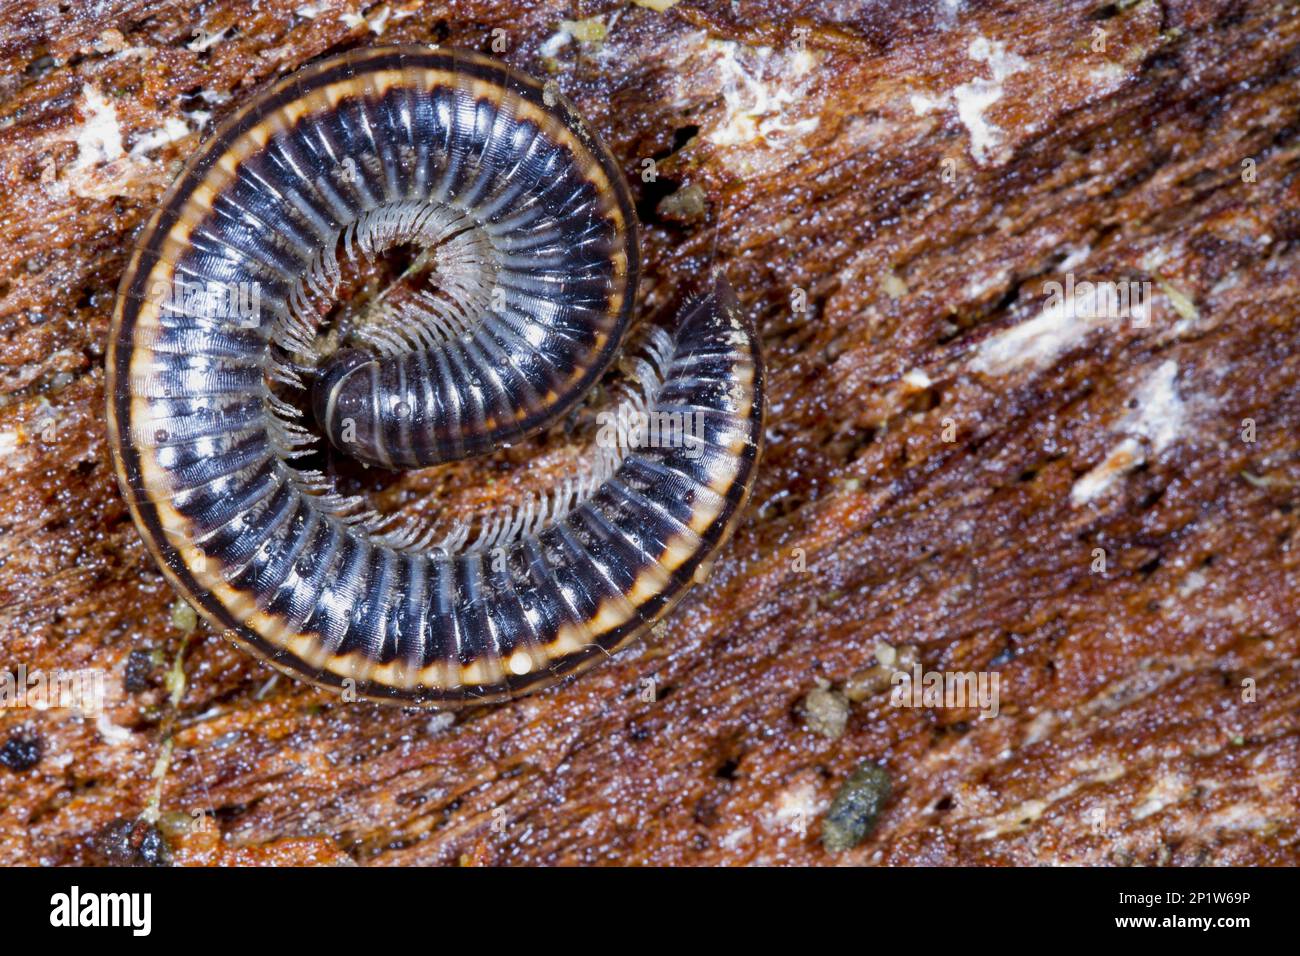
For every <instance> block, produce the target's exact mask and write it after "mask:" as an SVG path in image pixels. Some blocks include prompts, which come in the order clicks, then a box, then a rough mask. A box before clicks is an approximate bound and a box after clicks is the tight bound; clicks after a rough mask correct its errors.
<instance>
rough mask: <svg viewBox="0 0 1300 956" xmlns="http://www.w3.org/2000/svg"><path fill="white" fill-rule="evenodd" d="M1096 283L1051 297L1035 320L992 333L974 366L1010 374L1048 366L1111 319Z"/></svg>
mask: <svg viewBox="0 0 1300 956" xmlns="http://www.w3.org/2000/svg"><path fill="white" fill-rule="evenodd" d="M1097 289H1098V287H1097V286H1096V285H1089V286H1085V287H1083V288H1081V289H1080V290H1078V291H1076V293H1075V294H1074V295H1073V296H1060V297H1054V298H1052V299H1050V300H1049V301H1048V302H1047V304H1046V305H1044V306H1043V309H1042V311H1040V312H1039V313H1038V315H1037V316H1035V317H1034V318H1032V319H1029V320H1028V321H1026V322H1021V323H1019V324H1018V325H1013V326H1012V327H1011V328H1009V329H1006V330H1005V331H1003V332H999V333H998V334H997V335H993V336H990V337H989V338H988V339H986V340H985V341H984V342H983V343H982V344H981V345H980V347H979V350H978V351H977V352H976V354H975V357H974V358H973V359H972V360H971V368H972V369H974V370H975V371H977V372H985V373H987V374H990V375H1006V374H1008V373H1010V372H1014V371H1017V370H1020V369H1022V368H1026V367H1029V368H1046V367H1047V366H1049V365H1051V364H1052V363H1053V362H1055V361H1056V359H1057V357H1058V356H1059V355H1061V353H1063V352H1065V351H1066V350H1067V349H1069V348H1073V347H1074V346H1076V345H1078V344H1079V343H1080V342H1081V341H1082V340H1083V339H1084V338H1085V337H1086V336H1087V335H1088V333H1090V332H1092V330H1093V329H1096V328H1098V327H1100V326H1102V325H1103V324H1105V323H1106V322H1108V321H1110V318H1109V314H1108V310H1107V309H1106V308H1104V307H1103V306H1104V303H1103V302H1101V301H1100V299H1099V295H1098V291H1097Z"/></svg>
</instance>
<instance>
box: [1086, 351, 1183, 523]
mask: <svg viewBox="0 0 1300 956" xmlns="http://www.w3.org/2000/svg"><path fill="white" fill-rule="evenodd" d="M1177 378H1178V363H1177V362H1175V361H1174V360H1172V359H1170V360H1168V361H1166V362H1163V363H1161V365H1160V366H1159V367H1158V368H1157V369H1156V370H1155V371H1154V372H1153V373H1151V375H1149V376H1148V377H1147V378H1146V380H1145V381H1144V382H1143V383H1142V385H1141V386H1140V387H1139V388H1138V390H1137V393H1136V394H1135V395H1134V401H1135V403H1136V404H1135V407H1134V408H1133V410H1132V411H1131V412H1130V413H1129V414H1128V415H1126V416H1125V417H1124V419H1123V421H1121V422H1120V424H1119V427H1118V431H1120V432H1121V433H1122V434H1124V436H1125V437H1124V438H1123V439H1121V440H1120V442H1119V443H1118V444H1116V445H1115V446H1114V447H1113V448H1112V449H1111V451H1110V452H1109V454H1107V455H1106V458H1105V459H1104V460H1103V461H1102V463H1101V464H1099V465H1097V467H1095V468H1093V469H1092V470H1091V471H1089V472H1088V473H1087V474H1085V475H1084V476H1083V477H1081V478H1080V479H1079V480H1078V481H1076V482H1075V483H1074V487H1072V488H1071V489H1070V503H1071V504H1072V505H1074V506H1075V507H1079V506H1080V505H1084V504H1087V503H1088V502H1090V501H1092V500H1093V499H1095V498H1097V497H1098V496H1099V495H1102V494H1104V493H1105V492H1106V491H1108V490H1109V489H1110V487H1111V486H1112V485H1113V484H1114V482H1115V480H1116V479H1117V478H1119V477H1121V476H1122V475H1125V474H1127V473H1128V472H1130V471H1132V470H1133V469H1134V468H1136V467H1138V466H1139V465H1141V464H1143V463H1144V462H1146V461H1147V456H1148V454H1150V455H1158V454H1160V453H1161V452H1162V451H1164V450H1165V449H1166V448H1168V447H1169V446H1170V445H1172V444H1173V443H1174V442H1175V441H1177V439H1178V437H1179V434H1180V433H1181V432H1182V430H1183V429H1184V427H1185V425H1186V423H1187V419H1188V414H1187V408H1186V405H1185V404H1184V402H1183V400H1182V398H1181V396H1180V395H1179V394H1178V388H1177Z"/></svg>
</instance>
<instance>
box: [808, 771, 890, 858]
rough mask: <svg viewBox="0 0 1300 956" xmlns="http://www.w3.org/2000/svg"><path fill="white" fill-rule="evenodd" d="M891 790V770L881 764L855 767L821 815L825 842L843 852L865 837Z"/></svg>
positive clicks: (824, 843)
mask: <svg viewBox="0 0 1300 956" xmlns="http://www.w3.org/2000/svg"><path fill="white" fill-rule="evenodd" d="M889 791H890V783H889V774H888V773H887V772H885V770H884V769H882V768H881V767H877V766H876V765H875V764H869V763H867V764H863V765H862V766H861V767H859V768H858V769H857V770H855V771H854V772H853V775H852V776H851V777H849V779H848V780H846V781H844V785H843V786H842V787H840V789H839V792H838V793H836V794H835V799H834V800H832V801H831V808H830V809H829V810H827V811H826V816H825V817H824V818H823V819H822V845H823V846H824V847H826V849H827V850H829V851H830V852H831V853H842V852H843V851H845V850H850V849H852V848H853V847H855V846H857V845H858V844H859V843H861V842H862V841H863V840H865V839H866V838H867V835H868V834H870V833H871V831H872V830H874V829H875V827H876V821H877V820H878V819H879V818H880V811H881V810H882V809H883V808H884V806H885V801H886V800H888V799H889Z"/></svg>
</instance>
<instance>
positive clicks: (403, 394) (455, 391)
mask: <svg viewBox="0 0 1300 956" xmlns="http://www.w3.org/2000/svg"><path fill="white" fill-rule="evenodd" d="M636 230H637V226H636V220H635V213H634V211H633V206H632V203H631V199H630V196H629V192H628V188H627V185H626V182H625V181H624V178H623V176H622V174H621V172H620V170H619V168H618V166H617V164H616V163H615V162H614V160H613V158H612V157H611V155H610V154H609V152H608V151H607V150H606V148H605V147H604V146H603V145H602V144H601V143H600V142H599V140H598V139H597V138H596V137H595V135H594V134H593V133H592V132H590V131H589V130H588V129H587V127H586V125H585V124H584V123H583V121H582V119H581V118H580V117H578V116H577V114H576V113H575V112H574V110H573V108H572V107H571V106H570V105H569V103H568V102H567V101H566V100H565V99H564V98H563V97H562V96H560V95H559V94H558V93H556V92H554V91H553V90H551V89H550V88H544V87H543V86H542V85H541V84H539V83H538V82H537V81H535V80H533V79H531V78H529V77H527V76H525V75H523V74H521V73H519V72H517V71H515V70H513V69H511V68H509V67H507V66H505V65H504V64H502V63H499V62H497V61H494V60H492V59H490V58H487V57H483V56H479V55H476V54H472V53H466V52H463V51H454V50H442V49H430V48H423V47H381V48H375V49H370V50H366V51H362V52H360V53H352V54H345V55H343V56H340V57H334V58H331V59H328V60H325V61H322V62H320V63H318V64H315V65H313V66H311V67H308V68H306V69H304V70H302V71H299V72H298V73H296V74H293V75H291V76H289V77H286V78H285V79H282V80H280V81H279V82H277V83H275V84H273V85H272V86H270V87H269V88H268V89H266V90H265V91H264V92H262V93H261V94H259V95H258V96H256V97H255V98H254V99H252V100H251V101H250V102H249V103H248V104H246V105H245V106H244V107H243V108H242V109H241V110H239V111H238V112H236V113H235V114H234V115H233V116H232V117H231V118H230V119H229V120H227V121H226V122H225V123H224V124H223V125H222V126H221V127H220V128H219V129H218V130H217V132H216V133H215V134H214V135H213V136H212V137H211V138H210V139H209V140H208V141H207V142H206V143H205V144H204V145H203V146H202V147H201V148H200V149H199V151H198V152H197V153H196V154H195V155H194V156H193V157H191V159H190V160H189V162H188V163H187V164H186V165H185V167H184V169H183V171H182V172H181V174H180V176H179V177H178V179H177V181H176V182H175V183H174V184H173V186H172V187H171V189H170V191H169V192H168V193H167V195H166V196H165V198H164V199H163V201H162V203H161V205H160V206H159V208H158V210H157V211H156V212H155V213H154V215H153V217H152V218H151V220H150V221H149V222H148V224H147V225H146V226H145V228H144V230H143V231H142V233H141V236H140V238H139V240H138V242H137V245H136V247H135V250H134V252H133V254H132V257H131V259H130V263H129V265H128V268H127V270H126V274H125V275H124V277H123V280H122V284H121V288H120V291H119V295H118V302H117V307H116V310H115V313H114V321H113V329H112V336H111V341H110V346H109V353H108V360H107V371H108V419H109V429H110V438H111V445H112V449H113V452H114V458H115V464H116V469H117V474H118V478H119V481H120V483H121V486H122V488H123V491H124V493H125V495H126V498H127V501H128V503H129V505H130V507H131V511H132V514H133V516H134V518H135V521H136V524H137V526H138V527H139V529H140V531H141V534H142V535H143V537H144V540H145V541H146V543H147V544H148V546H149V548H150V550H151V551H152V552H153V553H154V555H155V557H156V558H157V560H158V562H159V564H160V566H161V567H162V569H163V571H164V573H165V575H166V576H167V577H168V579H169V580H170V581H171V582H172V584H173V585H174V586H175V587H176V588H177V589H178V590H179V591H180V593H181V594H183V595H184V596H185V598H186V599H187V600H188V601H190V603H192V604H193V605H194V606H195V607H196V608H198V609H199V610H200V611H201V612H202V613H203V614H204V615H205V616H206V617H207V618H208V619H209V620H210V621H211V622H213V624H214V625H215V626H217V627H218V628H221V629H224V630H225V632H226V633H227V635H228V636H230V637H231V638H232V639H233V640H234V641H235V642H236V643H238V644H240V645H241V646H243V647H245V648H247V649H248V650H251V651H252V652H254V653H256V654H258V655H259V656H261V657H263V658H265V659H266V660H268V661H269V662H270V663H272V664H274V665H275V666H276V667H278V668H280V669H281V670H283V671H286V672H288V673H290V674H291V675H293V676H295V677H299V678H302V679H305V680H308V681H312V682H314V683H318V684H321V685H327V686H333V687H340V688H344V689H348V690H351V691H353V692H354V693H355V694H356V696H358V697H366V698H372V699H380V700H392V701H398V702H404V703H420V704H432V705H443V706H454V705H457V704H463V703H467V702H474V701H485V700H495V699H501V698H504V697H509V696H512V695H514V694H517V693H522V692H526V691H528V690H532V689H536V688H538V687H541V686H545V685H546V684H548V683H550V682H553V681H554V680H555V679H557V678H559V677H561V676H563V675H565V674H568V673H572V672H575V671H577V670H580V669H581V668H583V667H584V666H586V665H587V664H589V663H592V662H594V661H595V660H596V659H598V658H599V657H600V656H601V655H603V654H604V653H605V652H607V651H612V650H614V649H616V648H618V647H620V646H622V645H623V644H625V643H626V642H628V641H629V640H631V639H633V638H634V637H636V636H638V635H639V634H641V633H643V632H644V631H645V630H646V629H647V628H648V627H650V626H651V625H652V624H653V623H654V622H656V621H657V620H659V619H661V618H662V617H663V616H664V615H665V614H666V613H668V611H669V610H670V609H671V608H672V607H673V605H674V604H675V603H676V602H677V601H678V600H679V599H680V598H681V597H682V595H683V594H684V593H685V592H686V591H687V590H688V589H689V588H690V587H691V585H692V584H693V583H695V582H696V581H698V580H702V579H703V577H704V575H705V574H707V571H708V568H709V567H710V564H711V562H712V560H713V556H714V554H715V553H716V551H717V549H718V548H719V547H720V546H721V545H722V543H723V542H724V540H725V539H726V537H727V535H728V533H729V531H730V530H731V528H732V526H733V525H734V524H735V521H736V518H737V515H738V513H739V511H740V509H741V508H742V506H743V504H744V501H745V500H746V498H747V496H748V493H749V490H750V488H751V486H752V482H753V477H754V473H755V469H756V466H757V460H758V456H759V453H760V449H761V443H762V433H763V432H762V425H763V408H764V405H763V365H762V360H761V356H760V353H759V348H758V342H757V336H756V333H755V330H754V327H753V324H752V323H751V322H750V321H749V320H748V319H747V318H746V316H745V315H744V314H743V313H742V311H741V310H740V308H739V306H738V305H737V303H736V301H735V298H734V296H733V295H732V293H731V291H730V288H729V287H728V286H727V284H726V282H725V280H723V279H721V278H715V279H712V280H710V284H709V286H708V287H707V288H706V289H705V290H704V292H703V294H702V295H700V296H698V297H697V298H696V299H695V300H694V301H693V302H692V303H691V304H690V305H688V306H687V308H686V309H685V310H684V312H683V313H682V315H681V316H680V317H679V319H678V322H677V325H676V327H675V329H672V330H670V331H669V332H667V333H665V332H663V331H658V332H657V333H656V334H657V337H655V336H653V335H652V336H651V337H650V338H649V339H648V342H649V345H648V346H646V348H647V352H646V355H647V356H648V358H643V359H641V360H639V361H638V362H637V363H633V364H636V365H637V366H638V367H640V368H642V369H643V370H644V374H643V375H641V376H640V378H639V384H640V386H641V387H642V389H643V392H642V394H641V395H640V398H639V401H638V402H635V403H633V406H634V409H635V410H636V411H637V412H638V413H639V414H640V415H642V417H644V418H648V419H649V420H651V421H654V422H661V423H666V425H671V426H672V427H671V428H667V427H666V430H665V434H666V435H667V438H666V439H665V437H664V435H659V436H658V438H659V440H656V441H651V442H646V441H644V436H643V439H642V440H641V441H639V442H631V443H628V442H623V443H620V444H617V445H616V446H614V447H612V448H610V447H602V449H601V451H600V452H599V453H598V454H595V453H593V454H594V455H595V457H597V458H598V459H599V463H598V464H597V465H595V466H593V468H592V469H591V470H590V471H589V473H588V475H587V480H584V481H582V482H578V483H577V484H576V485H575V486H574V487H572V488H569V489H568V490H567V491H566V493H565V494H564V495H563V496H559V495H557V496H556V498H555V500H554V501H553V502H552V501H547V502H544V503H542V504H540V505H539V506H537V507H534V506H533V505H532V504H530V505H529V506H528V507H527V508H523V509H520V510H519V511H518V512H517V513H515V514H514V515H513V516H510V517H508V518H506V519H504V520H503V521H500V522H498V523H497V524H496V525H494V526H493V530H492V532H491V533H490V534H480V536H479V538H478V539H477V540H476V541H474V542H466V541H464V540H461V541H454V542H452V543H450V544H448V542H446V541H444V542H443V543H442V544H441V545H440V546H433V545H432V543H431V541H430V539H429V538H428V536H425V535H421V534H418V533H416V532H415V531H412V530H409V529H407V530H399V531H393V530H392V529H391V528H389V527H385V526H383V522H382V520H380V519H379V518H378V516H376V515H374V514H372V513H367V512H366V511H365V510H364V509H361V510H358V509H357V507H356V505H355V502H354V501H352V500H350V499H346V498H345V497H344V496H342V495H341V494H339V492H338V491H337V489H336V488H335V487H334V480H333V479H332V478H331V477H330V475H329V474H328V470H327V469H325V468H323V467H322V466H321V465H320V460H321V459H322V458H323V457H325V456H326V455H328V454H333V455H346V456H349V457H351V458H353V459H356V460H358V461H360V462H363V463H366V464H370V465H377V466H382V467H384V468H389V469H393V468H418V467H424V466H427V465H431V464H435V463H438V462H444V461H450V460H455V459H460V458H465V457H468V456H473V455H479V454H483V453H485V452H489V451H491V450H493V449H494V448H496V447H498V446H500V445H502V444H506V443H510V442H514V441H517V440H519V439H522V438H524V437H526V436H528V435H531V434H534V433H536V432H537V431H539V430H540V429H543V428H545V427H547V426H548V425H551V424H554V423H555V422H556V421H558V420H559V419H560V418H562V417H563V416H565V415H567V414H569V413H570V412H572V411H573V409H574V408H575V407H576V406H577V405H578V403H579V402H580V401H581V400H582V399H583V397H584V396H585V395H586V394H587V393H588V392H590V390H591V388H592V386H593V385H594V384H595V383H596V382H597V381H598V380H599V379H601V378H602V377H603V376H604V375H605V373H606V372H607V371H608V370H609V369H610V367H611V365H612V363H613V362H614V361H615V359H616V358H618V357H619V355H620V354H621V353H622V352H623V351H624V347H625V345H626V344H627V343H626V342H625V339H626V338H627V336H628V332H629V328H630V326H631V322H632V315H633V309H634V305H635V298H636V280H637V274H638V247H637V231H636ZM386 257H387V258H397V259H399V260H400V262H401V265H400V273H401V274H400V275H398V276H397V277H396V278H394V277H392V276H390V277H389V278H388V280H387V281H386V282H384V283H381V285H382V288H379V289H377V290H375V289H370V290H368V291H367V294H365V295H355V296H348V297H343V296H341V295H340V291H339V290H340V288H342V287H344V286H346V285H347V282H348V281H349V278H350V277H351V276H352V275H353V273H354V272H355V270H356V269H357V268H358V264H361V265H364V264H367V263H374V262H377V261H379V260H381V259H385V261H387V259H386ZM411 276H415V277H416V279H415V280H413V281H406V280H407V279H409V278H410V277H411ZM327 446H328V447H327Z"/></svg>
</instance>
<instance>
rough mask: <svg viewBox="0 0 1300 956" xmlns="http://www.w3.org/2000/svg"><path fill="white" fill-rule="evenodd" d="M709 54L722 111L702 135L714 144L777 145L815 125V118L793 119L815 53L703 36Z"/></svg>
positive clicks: (808, 77) (801, 99)
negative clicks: (754, 45) (722, 115)
mask: <svg viewBox="0 0 1300 956" xmlns="http://www.w3.org/2000/svg"><path fill="white" fill-rule="evenodd" d="M704 53H705V54H706V55H707V56H711V57H712V58H713V68H712V69H711V70H710V71H709V76H710V78H711V80H712V81H713V82H714V83H715V84H716V89H717V91H718V92H720V93H721V94H722V98H723V102H724V103H725V105H726V111H725V114H724V117H723V121H722V122H721V123H718V124H715V125H714V126H713V128H712V129H709V130H708V131H707V132H706V133H705V134H704V138H705V139H706V140H708V141H709V142H710V143H713V144H714V145H715V146H723V147H747V146H780V145H784V144H786V143H788V142H790V141H791V140H798V139H802V138H803V137H805V136H807V135H808V134H809V133H811V132H813V131H814V130H815V129H817V127H818V125H819V123H820V118H819V117H818V116H805V117H803V118H798V113H799V112H800V111H799V110H798V108H797V107H798V105H799V104H801V103H802V102H803V101H804V100H805V99H806V97H807V94H808V90H809V86H810V82H811V79H812V76H813V75H814V67H815V66H816V64H817V62H818V60H817V55H815V54H814V53H812V52H811V51H810V50H807V49H801V50H789V51H778V50H773V49H772V48H771V47H749V46H745V45H744V44H740V43H735V42H733V41H730V40H714V39H707V38H706V39H705V41H704Z"/></svg>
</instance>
